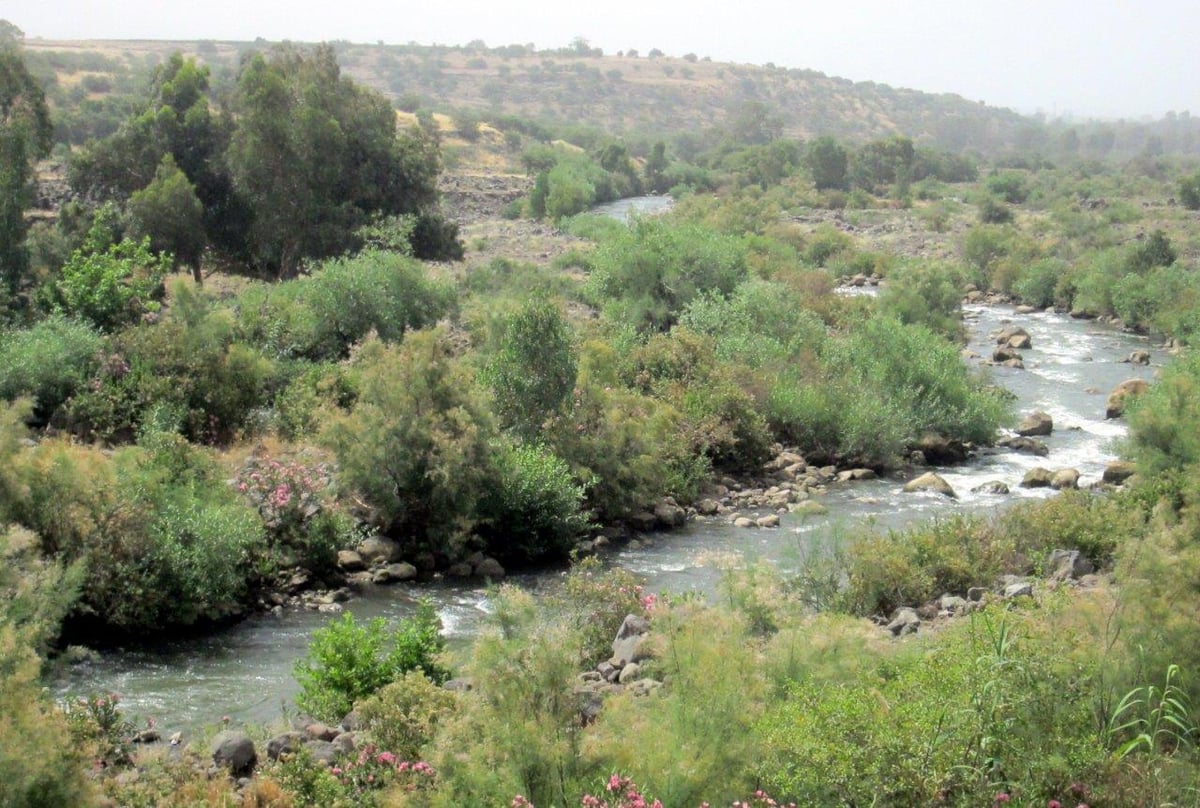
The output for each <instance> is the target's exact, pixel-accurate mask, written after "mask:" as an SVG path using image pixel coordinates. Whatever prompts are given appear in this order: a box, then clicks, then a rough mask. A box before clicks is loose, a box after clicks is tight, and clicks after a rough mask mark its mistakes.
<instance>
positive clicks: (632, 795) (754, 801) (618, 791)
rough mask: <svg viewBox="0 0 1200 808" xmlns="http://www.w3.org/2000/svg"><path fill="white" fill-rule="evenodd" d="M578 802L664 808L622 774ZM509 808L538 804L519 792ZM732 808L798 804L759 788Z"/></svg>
mask: <svg viewBox="0 0 1200 808" xmlns="http://www.w3.org/2000/svg"><path fill="white" fill-rule="evenodd" d="M579 804H580V808H663V804H662V802H661V801H660V800H657V799H653V798H652V797H649V796H647V795H645V794H643V793H642V790H641V788H640V787H639V786H638V784H637V783H635V782H634V781H633V779H632V778H630V777H623V776H622V775H619V774H612V775H610V776H609V778H608V782H606V783H605V784H604V791H603V792H602V793H601V796H595V795H593V794H584V795H583V799H581V800H580V803H579ZM509 808H535V807H534V804H533V803H532V802H530V801H529V800H528V799H527V798H526V797H525V796H524V795H522V794H517V795H516V796H515V797H513V798H512V802H510V803H509ZM698 808H711V806H710V805H709V804H708V803H707V802H702V803H700V805H699V807H698ZM730 808H796V803H794V802H789V803H782V802H778V801H776V800H775V799H773V798H772V797H771V795H769V794H767V793H766V792H765V791H762V790H758V791H755V792H754V794H753V795H752V796H751V797H750V798H749V799H747V800H734V801H733V802H732V803H730Z"/></svg>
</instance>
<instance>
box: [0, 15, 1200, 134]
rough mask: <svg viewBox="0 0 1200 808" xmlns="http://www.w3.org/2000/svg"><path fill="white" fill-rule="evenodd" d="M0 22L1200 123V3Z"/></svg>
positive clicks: (54, 35)
mask: <svg viewBox="0 0 1200 808" xmlns="http://www.w3.org/2000/svg"><path fill="white" fill-rule="evenodd" d="M0 18H3V19H7V20H9V21H10V22H13V23H15V24H16V25H18V26H19V27H21V28H22V29H23V30H24V31H25V33H26V35H27V36H29V37H43V38H46V39H67V38H78V39H83V38H89V39H233V40H252V39H255V38H256V37H263V38H265V39H268V40H280V39H291V40H293V41H300V42H319V41H322V40H329V39H346V40H350V41H353V42H375V41H377V40H383V41H384V42H387V43H390V44H399V43H406V42H410V41H412V42H418V43H421V44H431V43H440V44H447V45H454V44H465V43H466V42H469V41H471V40H473V39H482V40H484V41H485V42H486V43H487V44H488V45H491V46H496V45H507V44H512V43H527V42H533V43H535V44H536V45H537V46H538V47H539V48H550V47H559V46H565V45H567V44H569V43H570V42H571V41H572V40H573V39H575V38H576V37H584V38H586V39H587V40H589V41H590V42H591V44H592V45H593V46H597V47H601V48H603V49H604V51H605V52H606V53H615V52H616V51H618V50H626V49H629V48H636V49H638V50H639V51H640V52H641V53H642V54H643V55H644V54H645V53H646V51H648V50H650V49H651V48H659V49H661V50H663V51H664V52H666V53H667V54H668V55H673V56H681V55H683V54H684V53H688V52H694V53H696V54H698V55H700V56H711V57H712V58H713V59H716V60H719V61H733V62H746V63H752V64H764V63H766V62H774V63H775V64H777V65H780V66H786V67H799V68H810V69H813V70H819V71H821V72H823V73H826V74H829V75H831V76H844V77H846V78H851V79H855V80H856V81H867V80H870V81H877V82H880V83H884V84H891V85H893V86H898V87H912V88H915V89H919V90H926V91H929V92H956V93H959V94H960V95H963V96H965V97H966V98H969V99H971V100H976V101H978V100H983V101H985V102H987V103H989V104H994V105H999V106H1008V107H1013V108H1014V109H1017V110H1018V111H1021V112H1033V111H1035V110H1042V111H1044V112H1046V113H1047V114H1055V113H1057V114H1059V115H1062V114H1066V113H1073V114H1075V115H1076V116H1105V117H1118V116H1123V117H1140V116H1144V115H1151V116H1154V117H1158V116H1161V115H1162V114H1163V113H1165V112H1166V111H1168V110H1175V111H1183V110H1185V109H1186V110H1190V111H1191V112H1192V113H1193V114H1200V75H1198V73H1200V71H1197V70H1196V66H1198V65H1200V0H1142V2H1131V1H1129V0H1087V1H1086V2H1085V1H1084V0H986V2H979V1H978V0H823V1H822V2H811V0H724V2H714V0H694V1H693V2H681V1H680V0H601V2H589V3H582V2H578V1H577V0H553V2H551V1H550V0H487V2H485V1H484V0H423V2H416V0H340V2H334V3H331V2H312V0H0Z"/></svg>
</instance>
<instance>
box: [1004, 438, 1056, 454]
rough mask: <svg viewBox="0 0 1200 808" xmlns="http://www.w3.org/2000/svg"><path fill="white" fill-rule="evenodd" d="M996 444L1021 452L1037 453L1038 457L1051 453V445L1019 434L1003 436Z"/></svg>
mask: <svg viewBox="0 0 1200 808" xmlns="http://www.w3.org/2000/svg"><path fill="white" fill-rule="evenodd" d="M996 444H997V445H998V446H1003V447H1004V448H1006V449H1011V450H1013V451H1014V452H1019V453H1021V454H1031V455H1037V456H1038V457H1045V456H1046V455H1048V454H1050V449H1049V447H1047V446H1046V444H1044V443H1042V442H1041V441H1040V440H1035V439H1033V438H1024V437H1021V436H1019V435H1010V436H1008V437H1004V438H1001V439H1000V440H998V441H996Z"/></svg>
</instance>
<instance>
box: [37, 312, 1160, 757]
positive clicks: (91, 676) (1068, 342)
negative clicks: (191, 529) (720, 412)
mask: <svg viewBox="0 0 1200 808" xmlns="http://www.w3.org/2000/svg"><path fill="white" fill-rule="evenodd" d="M965 317H966V320H967V324H968V326H969V328H970V330H971V333H972V335H973V336H972V338H971V342H970V346H969V347H970V348H971V349H972V350H973V351H974V352H976V353H978V354H980V355H981V358H979V359H968V360H966V361H968V362H970V363H972V364H980V363H981V362H982V361H983V359H984V358H986V357H989V356H990V355H991V350H992V348H993V347H994V346H993V341H992V339H991V334H993V333H994V332H995V331H997V330H999V329H1000V328H1002V327H1004V326H1005V325H1008V324H1018V325H1021V326H1022V327H1024V328H1025V329H1026V330H1027V331H1028V332H1029V334H1030V336H1031V337H1032V340H1033V347H1032V349H1030V350H1027V351H1025V352H1024V357H1025V369H1024V370H1016V369H1010V368H988V369H987V370H988V372H990V373H991V374H992V375H993V378H994V380H995V381H996V382H997V383H998V384H1001V385H1003V386H1004V387H1006V388H1008V389H1009V390H1010V391H1012V392H1013V394H1014V395H1015V396H1016V398H1017V401H1016V411H1017V412H1018V413H1019V414H1023V413H1027V412H1030V411H1033V410H1042V411H1045V412H1047V413H1049V414H1050V415H1051V416H1052V417H1053V419H1054V431H1053V433H1052V434H1051V435H1049V436H1048V437H1046V438H1044V439H1043V440H1044V442H1045V443H1046V444H1047V446H1048V447H1049V449H1050V454H1049V456H1048V457H1035V456H1031V455H1025V454H1018V453H1015V452H1011V451H1007V450H1004V449H1002V448H992V449H984V450H982V451H980V452H979V453H978V454H977V455H975V456H974V457H972V458H971V459H970V460H969V461H968V462H966V463H964V464H961V465H958V466H951V467H939V468H935V469H934V470H936V471H937V472H938V473H939V474H940V475H942V476H943V477H944V478H945V479H946V480H947V481H948V482H949V483H950V484H951V485H952V486H953V487H954V489H955V490H956V492H957V493H958V495H959V498H958V499H957V500H951V499H948V498H946V497H943V496H940V495H936V494H905V493H903V491H902V490H901V489H902V486H903V483H904V479H903V478H902V477H899V476H897V477H891V478H881V479H877V480H870V481H864V482H855V483H845V484H836V485H834V486H832V487H831V488H830V490H829V492H828V493H827V494H826V495H824V496H823V497H822V498H821V502H822V504H824V505H825V506H826V507H827V508H828V514H826V515H823V516H819V517H812V516H807V517H802V516H798V515H791V514H789V515H784V516H782V518H781V524H780V527H779V528H778V529H746V528H737V527H734V526H733V525H732V524H731V523H730V520H728V519H727V518H725V517H717V518H714V519H710V520H696V521H692V522H690V523H688V525H686V526H685V527H684V528H682V529H679V530H677V531H674V532H671V533H663V534H657V535H654V536H652V537H649V541H647V542H646V543H644V544H638V545H632V546H630V547H628V548H624V549H621V550H618V551H615V552H614V553H613V554H612V555H611V556H610V557H609V561H610V562H611V563H614V564H617V565H620V566H622V567H625V568H627V569H629V570H631V571H633V572H636V573H638V574H640V575H642V576H644V577H645V578H646V580H647V585H648V589H650V590H652V591H664V590H669V591H674V592H682V591H699V592H702V593H707V594H711V593H712V592H713V591H714V590H715V588H716V584H717V582H718V580H719V576H720V573H719V570H718V569H717V566H718V565H715V564H714V563H713V560H714V559H715V558H729V557H730V556H733V557H740V558H746V559H765V560H767V561H770V562H772V563H773V564H775V565H777V566H778V567H780V568H782V569H785V570H786V569H789V568H794V567H795V566H796V565H798V564H799V563H800V559H801V558H802V557H803V555H804V554H805V553H808V552H814V551H819V549H820V548H821V547H822V546H826V545H827V543H828V542H829V541H832V540H835V537H836V536H838V535H841V534H842V533H843V532H844V531H845V530H847V529H854V528H857V527H859V526H862V525H864V524H870V525H875V526H877V527H879V528H881V529H885V528H899V527H904V526H906V525H909V524H912V523H914V522H919V521H922V520H926V519H929V518H932V517H934V516H936V515H939V514H949V513H969V512H983V511H989V510H993V509H995V508H998V507H1005V506H1008V505H1010V504H1012V503H1014V502H1018V501H1020V500H1022V499H1027V498H1033V497H1047V496H1053V495H1054V492H1052V491H1050V490H1049V489H1023V488H1020V487H1019V486H1018V483H1019V482H1020V481H1021V478H1022V477H1023V476H1024V474H1025V472H1026V471H1027V470H1028V469H1030V468H1033V467H1034V466H1044V467H1046V468H1050V469H1060V468H1068V467H1069V468H1075V469H1077V470H1078V471H1079V472H1080V474H1081V478H1080V485H1081V487H1082V486H1087V485H1088V484H1089V483H1092V482H1094V481H1096V480H1098V479H1099V477H1100V475H1101V473H1102V472H1103V470H1104V466H1105V464H1106V463H1108V462H1109V461H1110V460H1112V459H1113V458H1114V457H1115V456H1116V454H1117V451H1118V441H1119V440H1120V439H1121V438H1122V437H1123V436H1124V434H1125V426H1124V422H1123V421H1120V420H1115V421H1110V420H1106V419H1105V417H1104V409H1105V397H1106V395H1107V393H1108V392H1109V391H1110V390H1111V389H1112V388H1113V387H1115V386H1116V385H1117V384H1118V383H1119V382H1121V381H1123V380H1125V379H1129V378H1146V379H1149V378H1151V377H1152V375H1153V373H1154V370H1155V367H1157V366H1161V365H1162V364H1163V363H1165V362H1166V361H1167V359H1168V357H1167V356H1166V355H1165V354H1164V352H1162V351H1161V350H1157V349H1154V348H1153V347H1152V346H1151V345H1150V344H1149V342H1148V340H1147V339H1146V338H1144V337H1139V336H1137V335H1133V334H1128V333H1124V332H1121V331H1119V330H1117V329H1114V328H1111V327H1108V326H1105V325H1101V324H1097V323H1094V322H1086V321H1079V320H1073V319H1071V318H1069V317H1068V316H1066V315H1065V314H1057V313H1054V312H1041V313H1034V314H1024V315H1016V314H1015V313H1014V311H1013V309H1012V308H1011V307H1005V306H999V307H985V306H968V307H966V308H965ZM1136 349H1146V350H1150V351H1151V356H1152V364H1151V366H1149V367H1144V366H1135V365H1130V364H1126V363H1123V362H1121V361H1120V360H1122V359H1124V358H1125V357H1127V356H1128V355H1129V353H1130V352H1131V351H1133V350H1136ZM991 480H998V481H1001V482H1004V483H1006V484H1007V485H1008V486H1009V488H1010V489H1011V492H1012V493H1011V494H1009V495H1007V496H997V495H994V494H976V493H972V490H971V489H972V488H975V487H977V486H979V485H980V484H981V483H984V482H988V481H991ZM562 575H563V571H562V570H561V569H557V568H556V569H548V570H545V571H542V572H535V573H527V574H523V575H517V576H513V578H511V579H510V580H512V581H514V582H516V583H518V584H520V585H522V586H526V587H529V588H531V589H535V590H538V589H545V588H548V587H553V586H555V585H556V583H557V582H558V581H560V580H561V578H562ZM419 598H429V599H431V600H432V601H433V602H434V604H435V605H436V607H437V609H438V612H439V614H440V616H441V619H442V622H443V624H444V626H445V630H446V633H447V635H448V637H449V638H450V641H451V643H452V644H453V643H459V644H465V642H466V640H467V639H468V638H469V637H470V636H471V635H472V634H473V633H474V632H475V631H476V630H477V628H478V626H479V624H480V622H481V621H482V620H483V619H484V618H485V616H486V614H487V610H488V595H487V591H486V589H484V588H483V587H480V586H478V585H475V584H466V583H446V582H433V583H426V584H416V585H402V586H398V587H386V588H385V587H370V588H368V589H367V590H365V591H364V592H363V593H362V594H361V596H360V597H357V598H355V599H354V600H353V601H351V602H350V603H348V604H346V605H347V606H348V607H349V609H350V610H351V611H352V612H353V613H354V614H355V616H356V617H359V618H371V617H377V616H379V617H384V618H386V619H388V620H397V619H400V618H402V617H404V616H407V615H408V614H410V613H411V612H412V610H413V608H414V605H415V603H416V602H417V599H419ZM332 619H334V617H333V616H331V615H328V614H320V613H317V612H309V611H295V612H285V613H284V614H282V615H281V616H272V615H269V614H261V615H255V616H253V617H250V618H249V619H247V620H245V621H243V622H241V623H239V624H237V625H235V626H232V627H230V628H228V629H225V630H223V631H220V632H218V633H216V634H213V635H210V636H206V637H203V638H196V639H188V640H180V641H164V642H160V643H157V644H155V645H151V646H147V647H142V648H137V649H133V650H125V651H122V650H114V651H108V652H105V653H104V654H103V655H102V656H100V658H99V659H96V660H94V661H91V662H87V663H84V664H81V665H77V666H75V667H73V668H72V669H70V670H69V671H67V672H65V673H64V674H62V675H61V676H60V678H59V679H58V681H57V682H56V685H55V690H56V692H57V694H58V695H59V696H60V697H63V698H67V697H70V696H74V695H80V694H85V693H89V692H115V693H118V694H120V696H121V698H122V703H123V705H124V707H125V710H126V712H127V714H129V715H132V716H138V717H140V718H145V717H149V716H153V717H154V718H155V719H156V720H157V721H158V724H159V726H160V727H162V728H164V729H165V730H166V731H167V732H168V733H169V732H173V731H175V730H177V729H194V728H196V727H199V726H203V725H206V724H215V723H217V722H218V721H219V720H220V719H221V718H222V717H223V716H228V717H229V718H230V720H231V721H232V722H233V723H269V722H272V721H275V720H278V719H279V718H280V717H281V716H283V715H285V714H287V712H288V711H289V710H291V709H293V708H292V706H291V705H292V700H293V698H294V697H295V694H296V692H297V690H298V687H297V685H296V682H295V680H294V679H293V678H292V668H293V665H294V664H295V662H296V660H297V659H299V658H300V657H301V656H303V655H304V653H305V650H306V649H307V647H308V643H309V640H310V638H311V636H312V633H313V631H315V630H316V629H318V628H320V627H322V626H324V625H326V624H327V623H328V622H329V621H330V620H332Z"/></svg>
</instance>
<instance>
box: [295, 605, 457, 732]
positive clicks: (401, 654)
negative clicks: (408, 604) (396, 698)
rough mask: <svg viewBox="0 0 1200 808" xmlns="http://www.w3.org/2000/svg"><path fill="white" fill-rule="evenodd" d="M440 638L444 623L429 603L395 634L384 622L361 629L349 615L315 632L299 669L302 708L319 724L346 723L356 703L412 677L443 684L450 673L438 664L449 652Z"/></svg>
mask: <svg viewBox="0 0 1200 808" xmlns="http://www.w3.org/2000/svg"><path fill="white" fill-rule="evenodd" d="M440 632H441V621H440V620H439V619H438V616H437V612H436V611H435V610H434V608H433V604H431V603H430V602H428V601H422V602H421V603H420V604H419V605H418V606H417V610H416V612H415V613H414V614H413V615H412V616H411V617H407V618H405V619H404V620H402V621H401V622H400V624H399V625H398V626H397V627H396V628H395V629H393V630H392V631H391V632H389V631H388V628H387V622H386V621H385V620H384V619H383V618H381V617H377V618H375V619H374V620H370V621H368V622H367V623H365V624H359V623H356V622H355V620H354V615H352V614H350V613H346V614H344V615H342V617H341V618H339V619H337V620H335V621H333V622H331V623H330V624H329V625H328V626H326V627H325V628H322V629H318V630H317V631H315V632H314V633H313V638H312V642H311V643H310V645H309V648H308V655H307V656H306V657H305V658H303V659H301V660H299V661H298V662H297V663H296V669H295V675H296V680H297V681H298V682H299V683H300V695H299V696H297V697H296V704H297V705H298V706H299V707H300V709H301V710H304V711H305V712H306V713H308V714H309V715H311V716H313V717H314V718H317V719H320V720H323V721H340V720H341V719H342V717H343V716H345V715H346V713H348V712H350V709H351V708H352V707H353V706H354V704H355V702H357V701H359V700H361V699H365V698H367V697H369V696H371V695H373V694H375V693H376V692H378V691H379V690H380V689H381V688H382V687H383V686H384V685H387V684H388V683H390V682H394V681H396V680H397V679H399V678H400V677H401V676H403V675H404V674H406V673H408V672H409V671H420V672H422V673H423V674H424V675H425V676H426V677H428V678H429V679H431V680H433V682H434V683H435V684H441V682H442V681H444V680H445V679H446V678H447V676H448V675H449V672H448V671H447V670H446V669H445V668H444V667H442V665H441V663H440V662H439V661H438V658H437V657H438V654H439V653H441V651H442V649H443V648H444V646H445V640H443V638H442V636H441V633H440Z"/></svg>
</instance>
